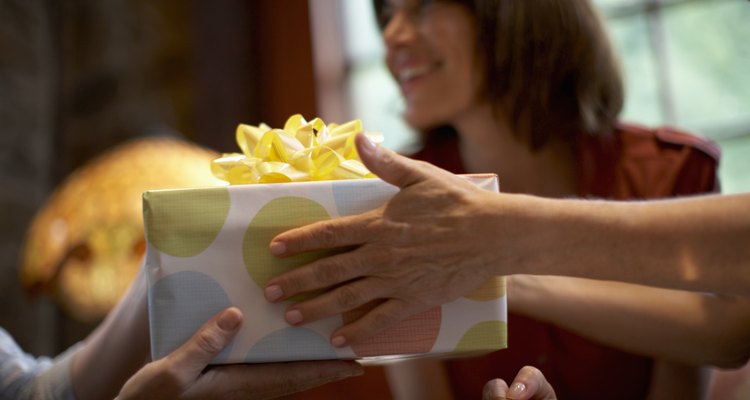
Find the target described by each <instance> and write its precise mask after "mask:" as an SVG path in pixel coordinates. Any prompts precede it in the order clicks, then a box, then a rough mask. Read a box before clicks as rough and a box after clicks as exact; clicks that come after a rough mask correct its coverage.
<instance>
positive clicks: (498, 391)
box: [482, 379, 508, 400]
mask: <svg viewBox="0 0 750 400" xmlns="http://www.w3.org/2000/svg"><path fill="white" fill-rule="evenodd" d="M507 391H508V384H507V383H505V381H504V380H502V379H493V380H491V381H488V382H487V383H485V384H484V390H482V400H502V399H505V393H507Z"/></svg>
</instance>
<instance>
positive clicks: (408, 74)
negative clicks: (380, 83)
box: [398, 65, 432, 82]
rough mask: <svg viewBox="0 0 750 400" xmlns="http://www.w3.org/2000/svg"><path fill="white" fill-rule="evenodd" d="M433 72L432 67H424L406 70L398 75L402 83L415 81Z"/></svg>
mask: <svg viewBox="0 0 750 400" xmlns="http://www.w3.org/2000/svg"><path fill="white" fill-rule="evenodd" d="M430 70H432V66H430V65H423V66H420V67H412V68H404V69H402V70H401V71H400V72H399V74H398V79H399V81H401V82H406V81H408V80H410V79H414V78H416V77H417V76H419V75H424V74H426V73H427V72H430Z"/></svg>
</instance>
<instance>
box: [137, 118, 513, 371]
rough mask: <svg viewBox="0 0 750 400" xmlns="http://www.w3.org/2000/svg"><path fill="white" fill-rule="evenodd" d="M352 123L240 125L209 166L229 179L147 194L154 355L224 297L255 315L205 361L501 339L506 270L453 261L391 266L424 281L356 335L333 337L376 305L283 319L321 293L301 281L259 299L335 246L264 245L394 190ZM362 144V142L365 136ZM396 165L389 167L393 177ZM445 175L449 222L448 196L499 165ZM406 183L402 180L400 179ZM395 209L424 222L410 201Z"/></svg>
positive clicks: (392, 351) (473, 187)
mask: <svg viewBox="0 0 750 400" xmlns="http://www.w3.org/2000/svg"><path fill="white" fill-rule="evenodd" d="M359 125H360V124H359V122H358V121H353V122H349V123H346V124H343V125H336V124H330V125H328V126H326V125H325V124H323V122H322V121H320V120H319V119H317V118H316V119H314V120H312V121H310V122H307V121H305V120H304V119H303V118H302V117H301V116H293V117H292V118H290V119H289V121H287V124H286V125H285V127H284V129H271V128H270V127H267V126H263V125H261V126H259V127H252V126H245V125H241V126H240V127H239V128H238V130H237V141H238V144H239V146H240V148H241V149H242V151H243V153H242V154H234V155H225V156H224V157H222V158H220V159H217V160H215V161H214V162H213V164H212V168H213V170H214V173H215V174H216V176H218V177H219V178H222V179H225V180H226V181H228V182H229V183H230V185H229V186H223V187H213V188H196V189H189V190H172V191H151V192H146V193H145V194H144V196H143V199H144V219H145V226H146V233H147V240H148V246H147V251H146V269H147V270H148V271H149V283H150V290H149V311H150V316H151V336H152V343H151V349H152V355H153V357H154V358H155V359H156V358H159V357H163V356H166V355H167V354H169V353H170V352H172V351H174V350H175V349H176V348H177V347H179V345H180V344H181V343H183V342H185V341H186V340H187V339H188V338H189V336H190V334H191V333H192V332H194V331H195V330H196V329H197V328H198V327H199V326H200V324H201V323H202V322H203V321H205V320H206V319H208V318H209V317H210V316H211V315H214V314H215V313H216V312H218V311H220V310H221V309H224V308H226V307H228V306H231V305H233V306H236V307H238V308H240V309H241V310H242V312H243V313H244V314H245V315H252V316H253V319H254V321H255V323H253V324H248V325H247V326H243V327H242V328H241V330H240V332H239V333H238V334H237V337H236V338H235V340H234V341H233V342H232V344H231V345H230V346H228V347H227V348H226V349H225V350H224V351H222V352H221V353H220V354H218V355H217V356H216V357H215V358H214V359H213V360H212V361H211V362H212V363H213V364H224V363H238V362H240V363H241V362H249V363H266V362H277V361H300V360H322V359H336V358H339V359H358V358H366V357H382V356H402V355H421V354H467V353H471V354H476V353H481V352H488V351H495V350H498V349H502V348H505V347H506V335H505V333H506V329H507V328H506V298H505V282H504V280H503V279H502V278H492V279H489V280H488V279H487V278H488V275H482V274H478V275H477V274H466V275H460V276H459V275H455V271H458V267H454V269H453V271H454V273H453V277H451V274H448V279H447V280H446V279H445V277H446V276H445V275H441V274H436V275H435V278H434V279H433V278H432V276H427V275H428V274H425V273H424V272H423V269H422V268H413V269H412V270H411V271H406V272H408V273H409V274H411V277H409V275H407V276H406V277H403V276H399V275H397V274H396V275H393V278H394V280H393V282H394V284H395V282H397V281H401V280H404V279H405V280H407V281H412V282H413V281H414V280H415V279H417V278H420V275H421V278H420V279H422V283H423V284H425V285H426V290H425V289H424V288H422V287H421V285H420V284H417V285H412V286H410V287H408V288H406V289H409V290H413V291H414V293H412V294H408V295H405V296H404V299H405V300H408V301H409V303H408V304H406V302H404V303H402V304H401V305H407V306H408V308H405V309H404V310H401V311H398V312H396V313H391V312H390V311H388V310H387V307H388V306H392V305H397V306H398V305H399V303H398V302H393V304H390V305H386V306H387V307H386V313H385V314H386V315H388V316H390V315H394V316H396V317H398V319H396V318H394V319H391V322H394V324H391V325H392V326H389V327H388V328H386V329H383V330H381V331H380V333H379V334H377V335H371V337H370V339H368V340H362V341H359V343H351V345H345V343H331V337H332V333H333V332H334V331H335V330H336V329H337V328H339V327H340V326H341V325H342V324H344V325H345V324H347V323H349V322H352V321H357V320H358V319H360V317H361V316H362V315H363V314H367V313H368V308H371V307H373V306H375V307H376V306H377V304H376V303H370V304H367V305H365V307H356V306H358V305H363V304H364V302H362V303H358V304H351V305H352V307H349V308H346V309H342V310H338V311H336V312H332V313H330V314H328V315H318V316H317V317H316V318H317V319H319V320H318V321H316V322H314V323H306V324H305V325H304V326H299V325H295V326H290V325H289V324H288V323H287V320H290V319H293V318H289V316H288V315H287V320H285V318H284V316H285V311H287V308H288V307H289V306H291V305H292V304H293V303H294V302H298V301H304V299H306V298H309V297H310V296H315V294H316V293H304V294H301V293H300V292H301V291H298V293H300V295H299V296H292V295H289V293H287V294H288V295H287V296H286V297H284V299H281V300H279V299H277V301H276V302H274V303H269V302H267V301H265V299H264V293H266V294H269V293H270V292H268V291H267V288H268V287H269V285H268V283H269V280H270V279H271V278H273V277H274V276H277V275H281V274H283V273H286V272H289V271H292V270H294V269H296V268H298V267H300V266H304V265H307V264H310V263H311V262H314V260H316V259H319V258H325V257H328V256H331V255H332V254H335V252H339V251H340V250H334V251H330V250H324V251H310V252H305V254H299V255H297V256H294V255H290V256H287V257H284V258H279V257H276V256H274V254H272V252H271V250H269V245H268V244H269V242H271V240H272V239H273V238H274V237H275V236H277V235H279V234H280V233H282V232H284V231H288V230H290V229H292V228H297V227H302V226H305V225H309V224H311V223H315V222H319V221H326V220H332V219H337V218H340V217H346V216H350V215H359V214H362V213H366V212H369V211H372V210H377V209H378V208H379V207H381V206H382V205H383V204H386V203H387V202H388V200H389V199H390V198H391V197H392V196H393V195H394V194H396V193H397V192H398V190H397V187H394V186H393V185H391V184H389V183H387V182H385V181H383V180H380V179H362V178H369V177H374V175H373V174H372V173H370V171H368V170H367V168H365V166H364V165H363V164H362V162H361V161H360V160H359V155H358V148H357V147H356V146H355V137H359V138H360V141H361V140H362V139H364V137H365V134H358V132H359V131H360V129H361V126H359ZM367 136H368V137H370V138H375V139H376V140H377V138H378V136H376V135H370V134H368V135H367ZM359 149H360V150H361V149H363V148H362V146H361V144H360V146H359ZM381 174H382V175H385V173H381ZM397 175H398V172H395V173H394V174H393V177H392V178H391V180H392V181H393V182H396V181H397V179H396V176H397ZM416 178H417V177H416V176H415V177H414V179H411V180H412V181H413V180H415V179H416ZM451 178H453V179H457V180H459V182H460V183H459V188H461V189H460V190H458V191H457V193H458V195H457V196H454V197H448V198H445V199H444V204H443V206H442V207H441V209H444V210H445V213H446V218H445V219H444V220H443V221H444V222H443V227H444V229H448V228H455V227H452V226H451V224H453V222H452V220H459V219H461V220H462V219H463V217H464V216H463V215H452V216H451V215H450V214H449V211H450V210H451V202H453V201H459V200H462V199H461V196H460V193H461V192H462V191H465V192H466V193H465V194H466V195H471V196H473V195H474V194H477V195H483V193H485V192H486V193H490V191H497V177H496V176H494V175H487V174H485V175H473V176H467V177H463V178H455V177H453V176H452V175H451ZM409 181H410V180H408V179H406V180H403V183H402V185H407V184H408V183H409ZM248 183H252V184H248ZM480 188H481V189H480ZM423 189H424V190H433V191H436V190H440V189H441V188H439V187H433V188H430V187H423V186H422V185H419V186H417V187H416V188H414V189H413V194H414V195H415V196H422V197H424V196H425V195H427V196H430V193H429V192H428V193H425V194H420V193H419V192H420V191H421V190H423ZM442 189H444V190H443V191H442V192H441V193H446V194H450V193H456V190H455V189H453V188H449V187H446V188H442ZM451 190H453V191H451ZM430 197H431V196H430ZM464 200H467V199H464ZM407 203H408V200H407ZM407 205H408V204H407ZM412 214H413V215H412ZM389 216H390V215H389ZM422 216H424V214H422ZM391 217H392V218H394V220H404V221H406V220H408V219H409V218H412V219H414V221H417V222H422V223H427V222H428V221H425V220H424V218H423V217H422V219H420V215H419V214H416V213H414V212H413V211H407V212H406V213H394V214H393V215H392V216H391ZM466 222H468V223H470V221H468V220H467V221H466ZM394 227H395V228H396V229H398V226H397V224H396V223H394V224H392V225H390V226H387V227H386V228H388V229H386V230H384V231H383V232H384V234H385V236H384V237H385V238H387V239H389V240H390V232H391V231H392V229H393V228H394ZM389 229H390V230H389ZM466 229H467V230H469V229H470V227H468V226H466ZM425 244H426V245H429V243H425ZM365 250H368V252H369V251H370V250H376V248H373V249H365ZM376 251H377V250H376ZM427 261H428V262H429V261H435V260H427ZM441 262H442V260H441ZM444 265H445V264H444V263H443V264H441V263H439V262H436V263H435V266H434V267H432V269H434V270H442V267H443V266H444ZM423 266H424V264H423V265H421V267H423ZM391 271H393V269H392V270H391ZM424 271H429V268H427V269H424ZM303 273H304V272H303ZM485 281H487V284H486V285H483V283H485ZM372 282H377V281H372ZM372 282H370V283H372ZM446 285H447V287H450V286H451V285H453V286H454V287H455V290H453V293H452V294H451V296H452V300H453V301H449V302H446V301H445V299H444V298H443V297H440V296H433V297H429V296H428V293H432V292H438V291H439V292H444V291H445V290H444V289H443V286H446ZM272 286H273V285H271V287H272ZM480 286H481V287H480ZM475 288H479V289H478V290H477V291H476V293H475V292H472V289H475ZM355 289H356V288H355ZM345 290H346V289H345ZM357 290H358V289H357ZM352 293H353V295H354V296H358V295H359V294H360V292H358V291H357V292H352ZM361 293H366V292H361ZM441 295H442V294H441ZM324 296H325V295H324ZM444 303H445V304H444ZM302 304H305V303H302ZM324 310H325V309H324ZM375 310H376V313H377V312H379V311H382V310H380V309H379V308H377V307H376V309H375ZM323 316H328V318H322V317H323ZM292 317H293V316H292ZM365 318H367V317H365ZM397 321H399V322H397ZM306 322H307V321H306ZM381 322H383V321H381ZM396 322H397V323H396ZM332 345H333V346H332Z"/></svg>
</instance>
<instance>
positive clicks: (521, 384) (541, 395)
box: [506, 365, 557, 400]
mask: <svg viewBox="0 0 750 400" xmlns="http://www.w3.org/2000/svg"><path fill="white" fill-rule="evenodd" d="M506 396H507V398H509V399H515V400H526V399H530V400H555V399H556V398H557V396H556V395H555V390H554V389H553V388H552V385H550V384H549V382H547V379H546V378H545V377H544V375H543V374H542V372H541V371H540V370H538V369H537V368H535V367H532V366H528V365H527V366H525V367H523V368H521V370H520V371H518V374H517V375H516V378H515V379H513V383H512V384H511V385H510V387H509V388H508V393H507V395H506Z"/></svg>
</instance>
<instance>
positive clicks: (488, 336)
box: [455, 321, 508, 353]
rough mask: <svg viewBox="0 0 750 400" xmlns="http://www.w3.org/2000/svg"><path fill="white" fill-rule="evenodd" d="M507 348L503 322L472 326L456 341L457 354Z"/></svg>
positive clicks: (481, 323) (505, 327) (488, 322)
mask: <svg viewBox="0 0 750 400" xmlns="http://www.w3.org/2000/svg"><path fill="white" fill-rule="evenodd" d="M506 347H508V337H507V326H506V323H505V322H503V321H483V322H480V323H478V324H476V325H474V326H472V327H471V328H470V329H469V330H468V331H466V333H465V334H464V335H463V336H462V337H461V340H459V341H458V345H456V348H455V351H456V352H459V353H469V352H479V351H493V350H498V349H504V348H506Z"/></svg>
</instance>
